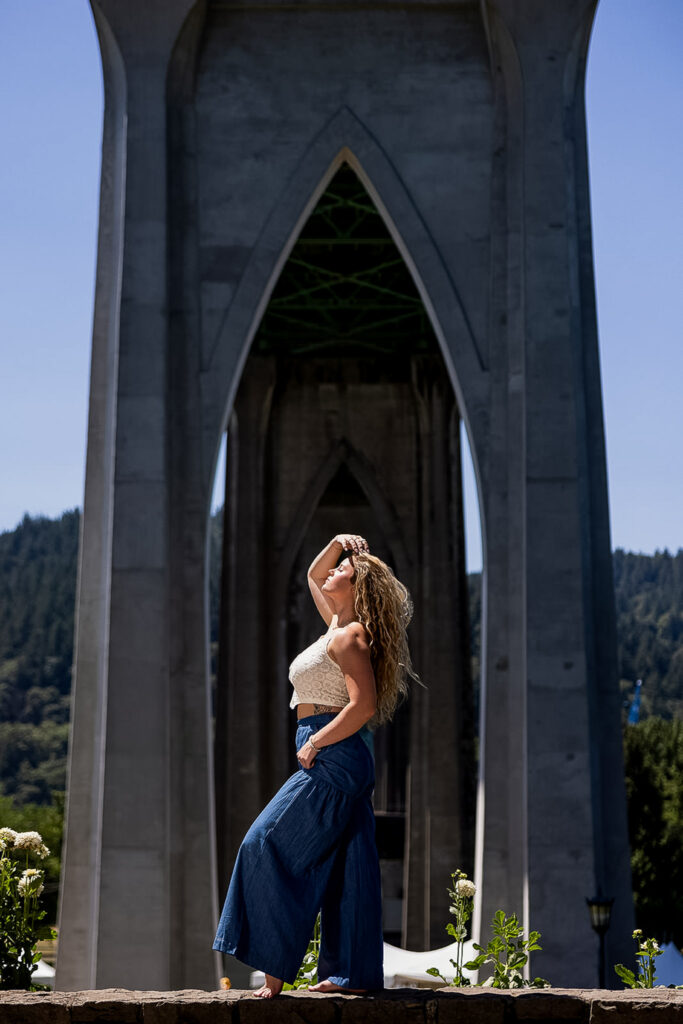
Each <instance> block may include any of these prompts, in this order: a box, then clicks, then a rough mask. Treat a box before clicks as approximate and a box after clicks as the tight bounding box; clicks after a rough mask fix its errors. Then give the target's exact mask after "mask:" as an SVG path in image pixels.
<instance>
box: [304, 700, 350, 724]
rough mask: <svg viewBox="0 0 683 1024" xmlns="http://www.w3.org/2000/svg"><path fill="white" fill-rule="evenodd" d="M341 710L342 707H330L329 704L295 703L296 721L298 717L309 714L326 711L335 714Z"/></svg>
mask: <svg viewBox="0 0 683 1024" xmlns="http://www.w3.org/2000/svg"><path fill="white" fill-rule="evenodd" d="M343 710H344V708H343V707H330V705H329V704H297V706H296V717H297V721H298V720H299V719H300V718H308V716H309V715H324V714H327V713H328V712H331V713H332V714H335V715H336V714H337V712H339V711H343Z"/></svg>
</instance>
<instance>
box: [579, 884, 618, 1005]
mask: <svg viewBox="0 0 683 1024" xmlns="http://www.w3.org/2000/svg"><path fill="white" fill-rule="evenodd" d="M586 903H587V904H588V910H589V912H590V916H591V927H592V929H593V931H594V932H597V933H598V936H599V937H600V951H599V953H598V979H599V985H600V988H604V987H605V934H606V933H607V930H608V928H609V922H610V917H611V915H612V904H613V903H614V900H613V899H610V898H609V897H606V896H601V895H600V893H599V892H598V895H597V896H596V897H594V899H592V900H589V899H588V898H586Z"/></svg>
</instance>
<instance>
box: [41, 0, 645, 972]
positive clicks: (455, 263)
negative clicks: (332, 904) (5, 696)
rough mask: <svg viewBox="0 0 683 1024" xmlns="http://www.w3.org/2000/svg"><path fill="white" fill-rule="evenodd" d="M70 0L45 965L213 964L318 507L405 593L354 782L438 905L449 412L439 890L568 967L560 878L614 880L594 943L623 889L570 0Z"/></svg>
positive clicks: (615, 922)
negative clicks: (476, 506)
mask: <svg viewBox="0 0 683 1024" xmlns="http://www.w3.org/2000/svg"><path fill="white" fill-rule="evenodd" d="M92 7H93V12H94V16H95V21H96V25H97V30H98V34H99V39H100V45H101V49H102V56H103V68H104V78H105V90H106V109H105V124H104V136H103V164H102V168H103V170H102V190H101V212H100V238H99V251H98V271H97V289H96V305H95V322H94V333H93V357H92V371H91V399H90V420H89V434H88V461H87V470H86V490H85V501H84V518H83V534H82V545H81V558H80V575H79V591H78V616H77V636H76V661H75V673H74V705H73V706H74V715H73V732H72V741H71V747H70V777H69V797H68V812H67V814H68V817H67V836H66V850H65V855H64V873H63V879H62V896H61V910H60V949H59V962H58V972H57V978H58V984H59V986H60V987H62V988H67V989H72V988H94V987H101V986H107V985H112V986H114V985H115V986H122V987H127V988H140V989H149V988H150V987H154V988H157V989H165V988H169V987H174V988H176V987H184V986H188V985H191V986H196V987H207V988H211V987H214V985H215V984H216V978H217V972H218V971H219V970H220V967H221V965H220V962H219V961H218V959H217V958H216V957H214V955H213V954H212V953H211V949H210V947H211V941H212V938H213V928H214V926H215V923H216V921H217V914H218V901H219V893H220V896H221V897H222V894H223V892H224V889H225V885H226V883H227V878H226V877H225V871H226V870H227V868H228V866H229V863H230V859H231V857H232V855H233V852H234V848H235V843H236V842H237V841H238V838H239V832H240V830H241V829H243V827H244V826H245V824H246V823H248V821H249V820H250V819H251V817H252V816H253V814H254V813H255V812H256V811H257V810H258V809H260V806H261V803H262V801H263V799H264V798H265V797H266V796H267V795H268V793H269V791H272V788H273V787H274V786H275V785H276V784H277V783H278V782H279V781H280V779H281V778H282V775H283V773H286V771H287V766H288V763H291V751H290V749H289V744H290V742H291V736H290V735H289V730H290V725H289V717H290V716H289V713H288V712H286V701H287V699H288V693H289V690H288V684H287V682H286V678H285V672H286V664H287V660H288V658H289V656H290V654H291V652H292V651H293V650H294V649H295V648H296V646H298V645H299V644H301V643H303V642H305V640H306V639H308V637H309V635H310V631H311V630H313V631H314V632H315V629H314V623H313V621H312V619H311V618H307V615H309V612H307V611H306V610H305V608H306V605H305V601H304V595H302V592H301V590H300V589H299V588H300V585H301V580H302V569H303V567H304V566H305V564H306V561H307V559H308V558H309V555H310V552H311V550H312V549H313V548H314V547H315V546H316V545H317V544H318V543H319V542H320V541H321V540H322V539H323V538H326V537H327V535H328V534H329V533H331V532H337V530H338V529H339V528H340V526H339V525H338V517H343V516H347V515H348V516H353V518H354V523H356V524H358V527H359V528H360V529H361V530H364V531H366V532H367V533H368V535H369V539H370V540H371V542H372V543H373V545H374V546H375V547H376V548H377V550H378V551H379V552H383V553H385V554H386V555H387V557H388V558H389V559H390V560H391V561H392V562H393V563H394V564H395V566H396V568H397V570H398V572H399V575H400V576H402V577H403V578H405V580H406V582H407V583H408V585H409V586H411V588H412V590H413V592H414V595H415V598H416V606H417V613H416V621H415V630H414V646H415V660H416V664H417V665H418V667H419V669H420V672H421V674H422V676H423V677H424V679H425V682H426V683H427V685H428V687H429V689H428V690H425V691H422V690H419V689H418V690H416V691H415V693H414V697H413V699H412V700H411V702H410V704H409V706H407V707H406V709H404V712H403V713H402V716H401V717H400V718H399V720H398V721H397V724H396V729H395V732H393V733H392V732H391V731H390V730H387V732H386V738H385V739H383V740H382V743H384V749H381V747H380V750H379V763H380V773H379V779H380V781H379V785H378V790H377V802H378V811H384V812H385V816H386V815H389V814H390V813H394V814H397V815H399V816H404V818H405V825H404V837H405V849H404V853H405V856H404V858H403V866H402V868H397V866H396V865H397V863H400V862H399V859H398V858H397V857H395V858H394V865H393V867H392V868H390V869H387V872H388V873H386V874H385V881H386V882H387V884H390V885H392V886H395V888H396V890H397V889H398V882H397V877H396V872H397V871H398V870H401V871H402V874H403V878H402V880H401V882H402V886H403V895H402V904H401V926H400V932H401V936H402V938H404V939H406V940H407V941H415V942H420V943H424V944H426V943H428V942H429V943H430V944H432V943H434V942H435V938H436V941H437V943H438V942H439V938H438V937H439V935H440V934H443V933H440V927H442V925H443V924H444V923H445V921H444V920H443V918H444V916H445V915H444V914H443V911H444V910H445V899H444V897H445V895H446V893H445V885H446V881H447V879H444V878H443V875H444V874H445V873H446V872H449V871H450V870H452V869H454V868H455V867H457V866H458V862H460V863H465V862H466V860H467V857H468V849H470V848H471V840H470V838H469V835H470V830H471V828H472V819H473V815H472V813H471V806H470V804H471V799H472V787H473V784H474V780H473V777H472V770H471V767H470V766H471V764H472V756H473V752H472V745H473V735H472V733H473V730H472V728H471V720H470V717H469V716H470V715H471V707H470V701H471V691H470V687H469V683H468V671H467V654H466V642H465V636H466V626H465V623H466V619H465V609H464V599H463V580H464V566H463V554H462V518H461V500H462V499H461V495H460V490H459V489H460V473H459V457H460V455H459V447H458V446H459V430H458V424H459V421H460V419H462V421H463V422H464V424H465V425H466V429H467V433H468V437H469V440H470V446H471V450H472V457H473V461H474V465H475V470H476V474H477V481H478V486H479V497H480V508H481V516H482V532H483V545H484V557H485V571H484V579H483V597H482V685H481V717H480V727H479V750H478V754H479V757H478V764H479V773H478V783H477V797H476V801H477V809H476V825H475V841H474V850H475V854H474V857H475V877H476V881H477V884H478V886H479V897H480V898H479V900H478V902H477V905H476V914H475V919H474V922H473V925H474V928H475V932H476V933H478V931H479V929H480V927H481V922H482V919H483V921H484V922H485V923H487V922H488V921H489V920H490V919H491V917H492V915H493V912H494V911H495V910H497V909H498V908H499V907H502V908H504V909H505V910H506V911H508V912H511V911H515V912H516V913H517V914H518V915H519V916H520V917H521V918H522V920H523V921H524V922H525V923H526V924H529V923H530V924H531V926H532V927H534V928H536V929H538V930H540V931H541V932H542V934H543V943H542V944H543V953H542V954H539V955H538V956H537V957H535V960H534V964H533V966H532V970H533V972H534V973H539V974H542V975H545V976H547V977H551V978H552V980H553V982H554V983H555V984H590V983H592V982H593V980H594V977H595V975H596V966H595V965H596V957H595V952H594V950H593V949H592V948H591V943H592V941H593V938H592V934H591V932H590V926H589V923H588V918H587V914H586V908H585V897H586V896H592V895H593V894H594V893H595V892H596V891H597V890H598V889H602V891H603V892H605V893H608V894H609V895H611V896H614V897H615V904H614V912H613V919H612V927H611V930H610V933H609V934H608V936H607V940H608V949H607V957H608V962H611V963H613V962H615V961H618V960H622V961H624V960H626V959H627V957H628V956H629V934H630V930H631V926H632V907H631V896H630V878H629V863H628V861H629V857H628V846H627V834H626V819H625V800H624V791H623V778H622V766H621V737H620V722H619V695H618V690H617V685H616V638H615V636H616V634H615V622H614V619H615V616H614V606H613V593H612V577H611V554H610V537H609V522H608V505H607V487H606V474H605V459H604V436H603V425H602V405H601V390H600V374H599V361H598V346H597V336H596V324H595V308H594V297H593V271H592V253H591V236H590V208H589V195H588V175H587V158H586V145H585V123H584V106H583V80H584V69H585V60H586V52H587V46H588V40H589V35H590V26H591V21H592V16H593V13H594V7H595V0H578V2H577V0H557V2H555V3H553V4H548V3H547V2H545V0H514V2H513V0H490V2H488V3H486V4H479V3H473V2H469V0H456V2H454V3H449V4H439V3H436V4H433V3H424V2H422V0H406V2H401V3H393V2H391V0H390V2H386V3H384V2H380V3H368V4H355V3H354V4H352V5H350V6H347V5H346V4H345V3H344V2H342V3H334V4H326V3H313V2H310V3H309V2H308V0H304V2H302V3H301V4H297V5H295V6H292V5H289V4H280V3H278V2H276V0H266V2H265V3H258V4H251V3H248V2H247V3H243V4H227V3H224V2H219V0H204V2H198V3H193V2H192V0H163V2H162V0H149V2H147V3H146V4H144V5H143V7H144V10H143V9H142V8H141V6H140V4H139V3H137V4H134V3H133V2H132V0H92ZM349 175H351V176H350V177H349ZM354 176H355V177H354ZM345 182H346V184H345ZM358 182H360V184H361V185H362V189H360V191H358V189H359V187H360V186H359V185H358ZM335 189H336V190H337V193H339V191H340V190H341V193H342V199H343V202H341V205H337V206H336V207H335V203H336V202H337V200H338V199H339V195H338V194H337V193H335V191H334V190H335ZM345 190H346V191H345ZM354 190H356V192H355V193H354ZM354 194H355V196H356V199H355V200H354V198H353V196H354ZM335 195H336V199H335V198H334V197H335ZM330 197H332V198H330ZM354 203H355V204H356V205H355V206H354ZM319 204H321V205H319ZM335 209H336V213H335V212H334V211H335ZM379 220H381V222H382V225H383V227H382V225H381V224H380V223H379ZM387 233H388V234H387ZM226 429H227V431H228V445H229V457H228V480H227V500H226V538H227V541H228V542H227V543H226V547H225V552H224V567H225V571H224V586H223V613H222V631H223V632H222V637H221V639H222V653H221V665H220V671H219V677H220V678H219V686H218V690H217V703H216V724H217V728H218V730H219V734H218V735H217V740H216V747H215V750H216V755H217V756H216V763H215V764H214V744H213V733H212V719H211V713H212V707H211V694H210V688H209V685H208V675H209V657H208V643H207V632H208V631H207V599H206V594H207V558H206V551H207V533H208V522H209V505H210V498H211V491H212V484H213V476H214V472H215V463H216V457H217V451H218V447H219V444H220V441H221V438H222V436H223V434H224V432H225V430H226ZM343 528H346V527H343ZM349 528H350V527H349ZM271 556H272V561H271V563H270V564H271V567H272V573H271V575H270V576H269V577H265V576H264V566H265V565H267V561H266V560H267V559H268V558H269V557H271ZM272 609H276V610H275V611H272ZM250 666H252V667H250ZM244 672H249V673H250V675H249V680H248V685H245V686H242V682H243V680H242V673H244ZM264 702H265V706H266V707H267V709H268V710H267V713H266V714H265V715H262V716H261V714H260V709H262V708H263V707H264ZM239 716H241V719H240V717H239ZM245 716H246V717H245ZM240 721H242V722H246V723H247V726H246V727H247V728H248V730H249V731H250V732H249V735H250V740H251V741H253V742H252V745H251V746H250V747H249V751H248V756H247V757H246V758H245V760H244V763H243V764H242V765H241V766H240V767H238V766H237V765H236V763H235V744H236V743H237V742H239V739H238V734H237V733H236V728H237V723H238V722H240ZM214 780H217V782H218V786H217V787H216V786H215V785H214ZM216 813H217V814H218V821H219V829H218V832H219V836H218V841H217V829H216ZM387 820H388V819H387ZM382 827H383V828H384V827H385V825H382ZM386 827H387V828H389V827H390V826H386ZM391 827H393V826H391ZM395 845H396V844H395V843H394V848H395ZM217 851H218V852H217ZM219 865H220V870H219ZM392 872H393V875H392ZM390 879H393V881H390ZM441 886H443V889H442V890H441V892H440V891H439V890H440V887H441ZM393 891H394V890H392V892H393ZM395 898H396V899H398V896H395ZM140 908H144V909H143V910H141V909H140ZM394 911H396V905H394V910H393V911H392V910H391V909H390V908H389V907H387V915H388V917H390V916H391V913H393V912H394ZM391 930H392V932H393V933H397V932H398V924H397V922H396V921H394V922H393V923H392V929H391ZM413 937H414V939H413ZM444 937H445V936H444Z"/></svg>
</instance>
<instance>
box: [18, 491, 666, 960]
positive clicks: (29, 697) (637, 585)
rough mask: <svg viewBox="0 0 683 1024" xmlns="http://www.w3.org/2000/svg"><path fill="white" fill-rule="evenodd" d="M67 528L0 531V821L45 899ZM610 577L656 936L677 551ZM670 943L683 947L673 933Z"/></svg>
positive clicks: (66, 622) (63, 734) (66, 620)
mask: <svg viewBox="0 0 683 1024" xmlns="http://www.w3.org/2000/svg"><path fill="white" fill-rule="evenodd" d="M78 530H79V513H78V511H77V510H74V511H72V512H66V513H64V515H63V516H61V518H59V519H56V520H50V519H44V518H37V519H32V518H30V517H28V516H26V517H25V518H24V520H23V522H22V523H21V524H20V525H19V526H18V527H17V528H16V530H12V531H10V532H7V533H3V534H0V814H1V815H2V818H3V820H2V821H0V825H10V826H12V825H14V827H19V828H28V827H29V825H28V824H27V822H28V821H29V820H30V821H33V822H35V824H34V825H33V827H36V828H39V829H40V828H42V829H44V830H45V831H46V834H49V835H50V838H51V845H52V846H54V847H55V849H54V850H53V853H54V855H55V856H54V865H53V866H52V867H51V877H50V879H49V882H50V885H51V889H52V894H51V897H50V898H51V899H52V900H54V898H55V894H56V884H57V878H58V874H57V873H58V864H59V859H58V858H59V849H58V843H59V835H60V822H61V815H62V807H63V790H64V787H65V778H66V750H67V736H68V719H69V703H70V686H71V660H72V653H73V624H74V599H75V590H76V562H77V549H78ZM220 533H221V518H220V516H216V517H214V520H213V523H212V551H213V555H214V557H213V560H212V565H211V584H210V586H211V605H212V608H211V640H212V648H213V650H214V652H215V647H216V635H217V629H218V607H217V602H218V592H219V580H220V564H219V559H220ZM614 574H615V589H616V603H617V616H618V635H619V665H620V677H621V683H620V685H621V688H622V692H623V696H624V703H625V707H626V706H627V705H628V702H629V700H630V698H631V697H632V694H633V689H634V684H635V681H636V679H642V680H643V696H642V711H641V717H642V718H643V719H645V721H643V722H641V724H640V725H639V726H635V727H633V726H632V727H629V729H628V730H627V732H626V735H625V761H626V777H627V789H628V793H629V814H630V829H631V842H632V848H633V869H634V887H635V892H636V903H637V909H638V915H639V918H638V920H639V924H640V926H641V927H643V928H646V927H647V929H648V930H651V931H652V932H653V933H656V934H657V935H658V937H660V938H664V937H667V936H668V935H669V934H670V933H671V926H670V922H671V921H673V920H674V919H675V920H680V921H681V922H682V924H681V931H682V932H683V852H682V851H683V806H682V805H681V799H682V798H681V794H683V725H682V724H681V721H679V720H680V719H683V550H679V552H678V553H677V554H676V555H671V554H669V553H668V552H663V553H660V552H658V553H657V554H655V555H636V554H629V553H628V552H624V551H620V550H618V551H616V552H615V553H614ZM469 593H470V613H471V637H472V661H473V670H474V675H475V676H476V675H478V669H479V645H480V621H481V607H480V605H481V580H480V577H479V576H478V575H473V576H471V577H470V579H469ZM12 808H14V810H12ZM655 880H656V884H655ZM672 908H673V909H672ZM51 909H52V910H54V908H53V907H51ZM674 909H675V914H674ZM675 938H676V941H677V942H678V943H679V944H680V943H683V933H682V934H680V935H679V934H676V935H675Z"/></svg>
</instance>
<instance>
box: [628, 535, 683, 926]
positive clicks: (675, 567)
mask: <svg viewBox="0 0 683 1024" xmlns="http://www.w3.org/2000/svg"><path fill="white" fill-rule="evenodd" d="M613 561H614V589H615V595H616V604H617V632H618V636H619V676H620V686H621V689H622V692H623V693H624V696H625V698H628V697H630V696H631V695H632V693H633V686H634V684H635V681H636V680H637V679H642V680H643V692H642V704H641V708H642V711H641V713H642V714H643V715H645V716H647V715H658V716H659V717H661V718H683V549H679V551H678V553H677V554H675V555H671V554H670V553H669V552H668V551H657V552H656V553H655V554H654V555H636V554H632V553H630V552H627V551H622V550H621V549H617V550H616V551H615V552H614V557H613ZM644 930H645V931H647V930H646V929H644Z"/></svg>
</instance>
